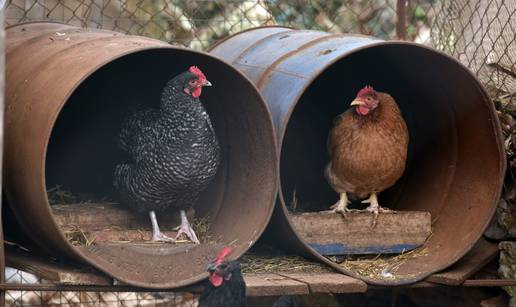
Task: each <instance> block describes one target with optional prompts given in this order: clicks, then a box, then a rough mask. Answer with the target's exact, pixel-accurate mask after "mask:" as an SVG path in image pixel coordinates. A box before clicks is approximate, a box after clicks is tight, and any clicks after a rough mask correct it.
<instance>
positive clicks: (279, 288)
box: [244, 274, 310, 296]
mask: <svg viewBox="0 0 516 307" xmlns="http://www.w3.org/2000/svg"><path fill="white" fill-rule="evenodd" d="M244 280H245V284H246V295H247V296H276V295H285V294H288V295H303V294H308V293H310V292H309V290H308V285H307V284H305V283H303V282H299V281H297V280H293V279H290V278H287V277H284V276H281V275H278V274H246V275H245V276H244Z"/></svg>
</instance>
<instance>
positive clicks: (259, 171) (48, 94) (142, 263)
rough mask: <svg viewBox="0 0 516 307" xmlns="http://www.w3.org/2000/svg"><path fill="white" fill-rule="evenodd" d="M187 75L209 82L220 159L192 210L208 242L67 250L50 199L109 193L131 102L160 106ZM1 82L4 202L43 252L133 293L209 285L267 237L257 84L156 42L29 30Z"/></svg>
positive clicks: (268, 136) (266, 130)
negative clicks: (165, 92)
mask: <svg viewBox="0 0 516 307" xmlns="http://www.w3.org/2000/svg"><path fill="white" fill-rule="evenodd" d="M190 65H196V66H198V67H200V68H202V70H203V72H204V73H205V74H206V75H207V76H208V77H209V80H210V81H212V83H213V84H214V86H213V87H211V88H210V89H209V90H206V91H204V92H203V96H202V101H203V103H204V104H205V106H206V108H207V110H208V113H209V114H210V117H211V119H212V122H213V124H214V128H215V130H216V133H217V135H218V137H219V140H220V143H221V147H222V152H223V153H222V156H223V161H222V163H221V166H220V168H219V172H218V174H217V177H216V179H215V180H214V182H213V183H212V185H211V186H210V187H209V188H208V190H207V191H206V192H205V193H204V195H203V196H202V199H201V201H200V204H198V206H197V207H196V216H207V217H209V219H210V221H211V224H210V237H211V238H212V240H213V241H214V243H206V244H200V245H195V246H194V245H190V244H183V245H181V244H177V245H173V244H168V245H166V244H165V245H163V244H161V245H160V244H158V245H155V244H150V245H149V244H146V245H142V244H140V245H136V244H122V243H120V244H95V243H94V244H92V245H89V246H72V245H71V244H70V243H69V242H68V241H67V240H66V239H65V237H64V235H63V233H62V231H61V230H60V229H59V227H58V225H57V223H56V220H55V219H54V217H53V214H52V209H51V206H50V205H49V201H48V197H47V189H48V188H51V187H52V186H54V185H55V184H63V185H64V186H66V187H70V188H71V189H72V191H74V190H75V191H77V190H79V191H81V192H85V193H89V194H91V195H93V194H96V195H97V196H102V195H106V194H109V193H110V192H112V180H113V177H112V176H113V169H114V166H115V165H116V164H117V163H118V162H117V161H119V160H118V159H119V158H120V157H119V156H118V155H119V153H117V150H116V143H117V142H116V138H117V135H118V133H119V131H120V126H121V123H122V120H123V118H124V117H125V116H126V115H127V114H128V112H129V110H130V108H131V107H133V106H135V105H136V104H149V105H151V104H158V103H159V97H160V92H161V89H162V88H163V86H164V84H165V83H166V82H167V81H168V80H170V79H171V78H172V77H173V76H175V75H177V74H179V73H180V72H182V71H185V70H186V69H187V68H188V67H189V66H190ZM6 76H7V77H6V78H7V88H6V103H7V107H6V130H5V131H6V154H5V159H4V161H5V171H4V179H5V187H6V191H7V196H8V200H9V203H10V204H11V206H12V210H13V211H14V213H15V215H16V217H17V219H18V220H19V222H20V224H21V226H22V227H23V228H24V230H25V231H26V232H27V234H28V235H29V236H30V237H31V238H32V239H33V240H34V241H35V242H38V243H39V244H40V245H41V246H43V247H44V248H45V249H46V250H48V251H50V252H52V253H54V254H57V255H61V256H62V255H67V256H71V257H74V258H75V259H78V260H81V261H85V262H87V263H90V264H92V265H94V266H95V267H97V268H98V269H101V270H103V271H105V272H107V273H108V274H110V275H112V276H113V277H115V278H116V279H118V280H121V281H123V282H126V283H129V284H133V285H137V286H144V287H154V288H171V287H179V286H184V285H187V284H191V283H193V282H196V281H199V280H201V279H203V278H205V277H206V276H207V274H206V273H205V268H206V264H207V262H208V260H210V259H212V258H213V256H214V255H215V253H216V252H217V251H218V249H219V248H220V247H221V246H222V245H227V244H232V245H233V246H234V247H235V250H234V253H233V256H232V257H238V256H240V255H242V254H243V253H244V252H245V251H246V250H247V249H248V248H249V247H250V246H251V245H252V244H253V243H254V242H255V241H256V240H257V239H258V237H259V236H260V234H261V233H262V232H263V230H264V229H265V226H266V225H267V223H268V221H269V219H270V216H271V214H272V211H273V207H274V202H275V199H276V193H277V173H278V172H277V166H276V165H277V157H276V145H275V141H274V140H275V138H274V132H273V131H274V130H273V125H272V120H271V119H270V115H269V112H268V110H267V107H266V105H265V102H264V101H263V99H262V98H261V96H260V94H259V92H258V91H257V90H256V88H255V87H254V85H253V84H252V82H250V81H249V80H248V79H247V78H246V77H245V76H244V75H243V74H241V73H240V72H238V71H237V70H236V69H234V68H233V67H231V66H230V65H228V64H226V63H224V62H222V61H220V60H218V59H217V58H215V57H213V56H211V55H209V54H205V53H201V52H195V51H192V50H188V49H185V48H180V47H173V46H171V45H168V44H166V43H163V42H160V41H157V40H153V39H148V38H143V37H135V36H125V35H121V34H119V33H115V32H109V31H98V30H88V29H81V28H77V27H72V26H67V25H62V24H56V23H29V24H21V25H17V26H14V27H11V28H9V29H8V30H7V69H6ZM256 204H260V205H259V206H258V205H256ZM143 220H144V222H143V223H142V227H145V228H147V229H150V228H149V227H150V224H147V219H146V218H144V219H143ZM113 226H114V227H116V225H113ZM165 230H166V229H165ZM170 230H171V229H170ZM209 242H211V241H209Z"/></svg>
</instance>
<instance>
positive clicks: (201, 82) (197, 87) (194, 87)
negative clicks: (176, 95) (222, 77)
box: [183, 66, 211, 98]
mask: <svg viewBox="0 0 516 307" xmlns="http://www.w3.org/2000/svg"><path fill="white" fill-rule="evenodd" d="M187 81H188V82H187V83H186V84H185V85H184V89H183V90H184V92H185V93H187V94H188V95H191V96H192V97H194V98H198V97H199V96H201V92H202V87H203V86H211V82H210V81H208V80H207V79H206V76H205V75H204V73H203V72H202V71H201V70H200V69H199V68H198V67H197V66H191V67H190V68H189V69H188V79H187Z"/></svg>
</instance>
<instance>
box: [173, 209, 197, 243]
mask: <svg viewBox="0 0 516 307" xmlns="http://www.w3.org/2000/svg"><path fill="white" fill-rule="evenodd" d="M175 230H177V234H176V240H177V239H178V238H179V237H180V236H181V235H182V234H185V235H186V236H187V237H188V238H189V239H190V241H192V242H193V243H195V244H201V242H199V239H198V238H197V235H196V234H195V232H194V230H193V229H192V226H190V223H189V222H188V219H187V218H186V212H185V210H181V225H179V226H177V227H176V228H175Z"/></svg>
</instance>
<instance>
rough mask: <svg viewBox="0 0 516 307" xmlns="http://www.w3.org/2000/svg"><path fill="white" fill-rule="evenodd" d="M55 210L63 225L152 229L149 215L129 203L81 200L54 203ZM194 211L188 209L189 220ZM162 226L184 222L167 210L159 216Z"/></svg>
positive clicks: (89, 228) (174, 213)
mask: <svg viewBox="0 0 516 307" xmlns="http://www.w3.org/2000/svg"><path fill="white" fill-rule="evenodd" d="M51 208H52V213H53V214H54V218H55V219H56V221H57V224H58V225H59V226H61V227H79V228H82V229H87V230H90V231H91V230H99V229H113V228H114V227H116V228H118V229H149V230H150V229H151V223H150V219H149V216H148V215H147V214H136V213H134V212H132V211H131V210H129V209H127V208H126V207H125V206H123V205H120V204H115V203H80V204H67V205H52V206H51ZM193 214H194V211H193V210H188V211H187V217H188V219H190V220H191V219H192V218H193ZM157 218H158V222H159V225H160V228H162V229H163V230H166V229H171V228H173V227H176V226H177V225H179V224H180V222H181V220H180V216H179V213H178V212H165V213H162V214H160V215H158V217H157Z"/></svg>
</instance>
